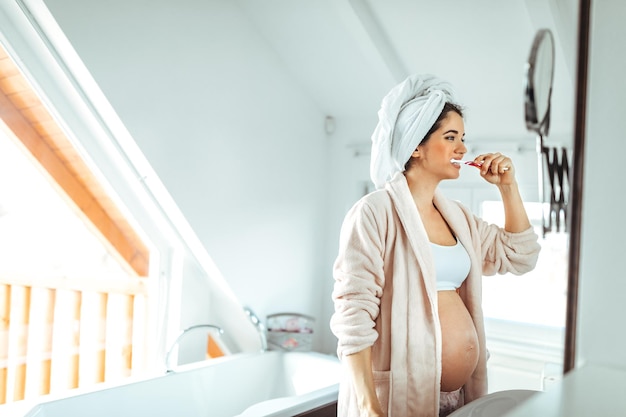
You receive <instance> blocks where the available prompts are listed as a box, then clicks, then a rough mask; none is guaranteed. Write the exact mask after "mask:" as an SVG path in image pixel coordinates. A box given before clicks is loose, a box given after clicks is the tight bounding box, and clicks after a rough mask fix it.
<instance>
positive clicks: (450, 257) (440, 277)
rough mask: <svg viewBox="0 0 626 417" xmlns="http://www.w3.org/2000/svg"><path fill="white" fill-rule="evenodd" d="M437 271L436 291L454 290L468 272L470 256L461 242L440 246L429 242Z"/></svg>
mask: <svg viewBox="0 0 626 417" xmlns="http://www.w3.org/2000/svg"><path fill="white" fill-rule="evenodd" d="M430 246H431V248H432V252H433V257H434V260H435V271H436V273H437V291H447V290H456V289H457V288H459V287H460V286H461V284H463V281H465V278H467V275H468V274H469V271H470V267H471V262H470V257H469V254H468V253H467V251H466V250H465V248H464V247H463V245H462V244H461V242H459V240H458V239H457V241H456V245H453V246H442V245H438V244H436V243H431V244H430Z"/></svg>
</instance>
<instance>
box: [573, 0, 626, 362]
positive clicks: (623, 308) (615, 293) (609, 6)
mask: <svg viewBox="0 0 626 417" xmlns="http://www.w3.org/2000/svg"><path fill="white" fill-rule="evenodd" d="M591 18H592V22H591V37H590V42H591V46H590V62H589V89H588V103H587V130H586V145H585V148H586V158H585V182H584V190H583V194H584V195H583V197H584V198H583V212H582V238H581V240H582V241H581V259H580V295H579V296H580V303H579V315H578V317H579V319H578V320H579V335H578V336H579V338H578V352H577V353H578V359H579V360H580V361H583V362H588V363H593V364H596V365H606V366H609V367H612V368H621V369H626V349H625V346H626V332H625V331H624V319H625V318H626V302H624V294H626V276H625V274H624V265H623V259H624V237H625V236H626V221H624V204H625V203H626V186H625V185H624V178H625V174H624V167H623V165H622V164H619V163H616V162H612V159H613V158H614V157H615V156H617V157H621V155H622V154H623V152H624V143H625V141H626V138H625V133H624V132H626V118H625V117H624V113H625V112H626V102H625V101H624V97H626V82H624V74H626V55H625V54H624V53H623V47H622V46H621V44H619V43H617V42H616V40H618V39H626V28H625V27H624V24H623V22H624V20H625V19H626V3H624V2H623V1H620V0H603V1H595V2H592V13H591Z"/></svg>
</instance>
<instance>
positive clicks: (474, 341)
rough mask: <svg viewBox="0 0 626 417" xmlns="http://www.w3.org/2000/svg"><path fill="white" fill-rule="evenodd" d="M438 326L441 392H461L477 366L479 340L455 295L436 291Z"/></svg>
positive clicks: (459, 300)
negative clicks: (439, 330)
mask: <svg viewBox="0 0 626 417" xmlns="http://www.w3.org/2000/svg"><path fill="white" fill-rule="evenodd" d="M437 294H438V299H439V321H440V323H441V337H442V348H441V361H442V362H441V391H444V392H450V391H455V390H457V389H459V388H461V387H462V386H463V385H464V384H465V383H466V382H467V381H468V380H469V377H470V376H471V375H472V373H473V372H474V369H476V364H477V363H478V336H477V335H476V328H475V327H474V323H473V322H472V318H471V317H470V315H469V312H468V311H467V308H466V307H465V304H464V303H463V300H461V297H459V295H458V294H457V292H456V291H439V292H438V293H437Z"/></svg>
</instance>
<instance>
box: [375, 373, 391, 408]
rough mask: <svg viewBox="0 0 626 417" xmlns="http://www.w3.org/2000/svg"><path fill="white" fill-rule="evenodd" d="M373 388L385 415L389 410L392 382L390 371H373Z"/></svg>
mask: <svg viewBox="0 0 626 417" xmlns="http://www.w3.org/2000/svg"><path fill="white" fill-rule="evenodd" d="M373 374H374V389H375V390H376V397H378V402H379V403H380V407H381V408H382V409H383V411H384V412H385V416H389V414H390V411H391V400H392V398H393V396H392V384H391V371H374V372H373Z"/></svg>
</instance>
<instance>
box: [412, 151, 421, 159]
mask: <svg viewBox="0 0 626 417" xmlns="http://www.w3.org/2000/svg"><path fill="white" fill-rule="evenodd" d="M419 152H420V151H419V149H415V150H414V151H413V153H412V154H411V158H417V157H418V156H419V155H420V153H419Z"/></svg>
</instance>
